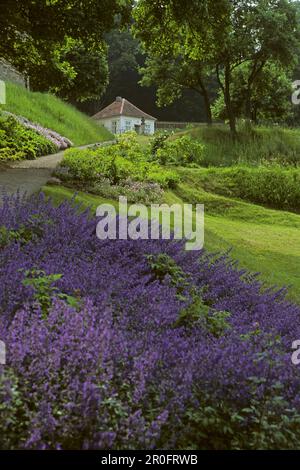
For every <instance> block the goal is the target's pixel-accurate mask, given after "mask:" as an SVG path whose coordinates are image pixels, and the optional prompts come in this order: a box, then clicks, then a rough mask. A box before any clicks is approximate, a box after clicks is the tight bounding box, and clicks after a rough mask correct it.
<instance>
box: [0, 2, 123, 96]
mask: <svg viewBox="0 0 300 470" xmlns="http://www.w3.org/2000/svg"><path fill="white" fill-rule="evenodd" d="M130 10H131V2H130V1H128V0H122V1H119V0H111V1H109V2H107V1H106V0H90V1H89V2H88V3H87V2H73V1H70V0H55V1H46V2H36V1H35V0H24V1H23V2H22V3H20V2H18V1H16V0H13V1H10V2H6V4H5V8H4V9H3V11H2V13H1V28H0V57H3V58H4V59H6V60H7V61H8V62H10V63H11V64H13V65H14V66H15V67H16V68H17V69H18V70H20V71H21V72H24V71H25V72H26V74H28V75H29V76H30V77H31V76H34V75H36V74H38V73H41V74H44V73H45V72H46V71H47V70H49V72H48V75H49V81H51V80H52V81H53V79H56V80H57V81H56V85H57V86H60V85H61V81H62V78H63V79H66V80H68V79H70V78H72V75H73V72H74V70H75V72H76V67H73V66H74V56H73V57H70V56H68V54H66V55H64V54H62V57H59V56H60V55H61V53H62V51H63V49H64V48H65V42H66V38H68V40H69V41H70V40H77V41H81V43H82V44H83V47H84V50H85V51H87V50H90V49H91V46H93V47H95V45H96V44H97V45H99V44H101V43H102V42H103V37H104V34H105V33H106V32H107V31H109V30H110V29H111V28H112V27H113V26H115V24H116V22H117V24H118V25H121V24H122V25H123V24H124V23H125V22H127V21H128V20H129V13H130ZM24 12H26V14H24ZM116 18H117V19H116ZM29 19H31V20H32V21H30V20H29ZM34 19H36V21H34ZM80 55H81V59H84V58H83V52H80ZM90 59H91V56H90ZM75 62H76V59H75ZM55 66H57V67H56V68H55ZM39 67H40V72H39ZM57 68H58V69H60V71H61V72H62V74H58V73H57ZM53 69H54V71H53ZM80 69H81V70H82V64H81V65H80ZM89 72H91V70H89ZM53 74H54V77H53ZM97 76H98V70H97V67H95V70H94V78H95V79H96V78H97ZM44 83H45V84H47V82H44ZM46 90H48V88H46Z"/></svg>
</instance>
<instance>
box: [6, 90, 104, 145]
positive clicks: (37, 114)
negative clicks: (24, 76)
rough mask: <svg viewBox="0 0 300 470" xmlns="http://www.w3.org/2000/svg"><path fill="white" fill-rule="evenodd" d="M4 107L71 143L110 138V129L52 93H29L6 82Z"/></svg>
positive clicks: (99, 140)
mask: <svg viewBox="0 0 300 470" xmlns="http://www.w3.org/2000/svg"><path fill="white" fill-rule="evenodd" d="M6 92H7V99H6V104H5V105H4V109H5V110H6V111H10V112H11V113H13V114H16V115H18V116H24V117H26V118H27V119H29V120H30V121H32V122H37V123H39V124H40V125H41V126H43V127H46V128H48V129H53V130H54V131H56V132H58V133H59V134H60V135H63V136H66V137H67V138H68V139H70V140H71V141H72V142H73V143H74V144H75V145H84V144H91V143H94V142H102V141H104V140H110V139H112V138H113V137H112V135H111V134H110V132H109V131H108V130H107V129H105V128H104V127H101V126H99V125H98V124H97V123H96V122H95V121H93V120H92V119H90V118H88V117H87V116H85V115H84V114H82V113H80V112H79V111H78V110H77V109H75V108H74V107H73V106H71V105H68V104H66V103H64V102H63V101H61V100H60V99H58V98H56V97H55V96H53V95H50V94H45V93H33V92H30V91H28V90H26V89H25V88H23V87H20V86H18V85H14V84H12V83H7V84H6Z"/></svg>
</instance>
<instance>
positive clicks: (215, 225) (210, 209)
mask: <svg viewBox="0 0 300 470" xmlns="http://www.w3.org/2000/svg"><path fill="white" fill-rule="evenodd" d="M43 191H44V192H45V194H46V195H47V196H50V197H51V198H53V201H54V202H55V203H56V204H58V203H60V202H62V201H63V200H64V199H71V198H72V197H73V194H74V191H73V190H71V189H68V188H64V187H58V186H46V187H44V188H43ZM76 200H77V201H78V202H81V203H82V205H83V207H88V206H90V207H91V208H92V210H95V209H96V208H97V206H98V205H100V204H102V203H103V202H111V203H112V204H115V205H116V204H117V202H116V201H108V200H107V199H104V198H101V197H99V196H92V195H89V194H86V193H82V192H79V193H78V195H77V198H76ZM165 202H167V203H168V204H171V203H175V202H177V203H181V204H182V203H184V202H188V203H194V204H195V203H204V204H205V248H206V249H207V250H209V251H213V252H221V251H226V250H229V249H231V250H232V251H231V256H232V257H233V258H234V259H236V260H238V261H239V266H240V267H242V268H247V269H248V270H251V271H253V272H260V273H261V279H262V280H263V281H264V282H265V283H266V285H267V286H272V285H277V286H278V287H282V286H290V289H289V298H290V299H292V300H294V301H296V302H298V303H300V269H299V266H300V215H298V214H293V213H289V212H284V211H276V210H272V209H266V208H264V207H261V206H258V205H254V204H249V203H245V202H243V201H238V200H234V199H229V198H226V197H222V196H217V195H214V194H210V193H208V192H205V191H204V190H203V189H201V188H197V187H195V186H194V185H192V184H191V182H190V181H185V182H184V183H182V184H180V185H179V186H178V188H177V189H176V190H175V191H169V192H167V193H166V195H165Z"/></svg>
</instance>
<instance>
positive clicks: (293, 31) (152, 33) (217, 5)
mask: <svg viewBox="0 0 300 470" xmlns="http://www.w3.org/2000/svg"><path fill="white" fill-rule="evenodd" d="M294 3H295V2H292V1H289V0H268V1H266V0H251V1H250V0H249V1H239V0H220V1H218V2H214V1H211V0H206V1H200V0H191V1H188V2H186V1H178V0H157V1H155V2H148V1H146V0H140V1H139V2H138V3H137V5H136V7H135V9H134V18H135V25H134V30H135V34H136V36H137V37H138V38H139V39H140V40H141V42H142V45H143V47H144V49H145V51H146V52H147V53H148V54H149V55H150V57H151V65H150V69H152V70H149V67H148V70H147V71H144V72H145V77H146V78H145V80H146V81H147V80H148V78H147V77H149V74H150V75H151V73H152V78H153V77H154V75H153V70H155V69H157V64H158V61H159V60H160V59H161V58H162V57H164V56H166V55H170V54H171V55H172V56H174V57H177V59H178V60H179V61H180V63H181V65H182V64H183V60H184V62H187V63H188V64H190V66H192V65H193V64H195V63H197V62H198V64H201V66H200V67H199V73H201V71H202V70H203V65H204V64H205V65H206V67H214V69H215V72H216V75H217V78H218V83H219V86H220V89H221V91H222V93H223V97H224V103H225V107H226V113H227V116H228V119H229V122H230V127H231V130H232V132H233V133H235V132H236V130H235V129H236V124H235V120H236V115H235V110H234V105H233V102H232V82H233V73H234V70H235V69H236V68H237V67H239V66H241V65H242V64H244V63H247V64H248V65H247V71H248V76H247V77H245V80H246V82H247V86H246V94H245V110H246V111H245V112H246V116H247V117H248V118H251V94H252V90H253V88H254V85H255V82H256V80H258V79H259V75H260V74H261V73H262V71H263V69H264V67H266V65H267V63H269V62H270V61H274V62H276V63H278V64H281V65H282V66H286V67H287V66H288V67H289V66H290V65H291V63H293V62H294V63H295V62H296V58H297V54H298V51H299V38H300V35H299V22H298V18H297V8H296V6H295V4H294ZM182 58H183V60H182ZM155 81H156V82H157V84H158V86H159V83H160V81H159V76H157V75H156V77H155ZM261 85H263V84H262V82H261Z"/></svg>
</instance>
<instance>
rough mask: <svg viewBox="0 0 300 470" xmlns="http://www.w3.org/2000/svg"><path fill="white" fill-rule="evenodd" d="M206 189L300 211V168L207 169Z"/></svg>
mask: <svg viewBox="0 0 300 470" xmlns="http://www.w3.org/2000/svg"><path fill="white" fill-rule="evenodd" d="M200 178H201V179H202V185H203V187H204V189H206V190H208V191H211V192H214V193H217V194H221V195H224V196H229V197H236V198H241V199H245V200H247V201H250V202H254V203H258V204H265V205H268V206H271V207H275V208H276V209H284V210H294V211H299V209H300V169H298V168H282V167H281V166H279V165H272V166H267V167H266V166H259V167H252V168H251V167H245V166H237V167H231V168H214V169H209V170H204V171H203V174H202V177H200Z"/></svg>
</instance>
